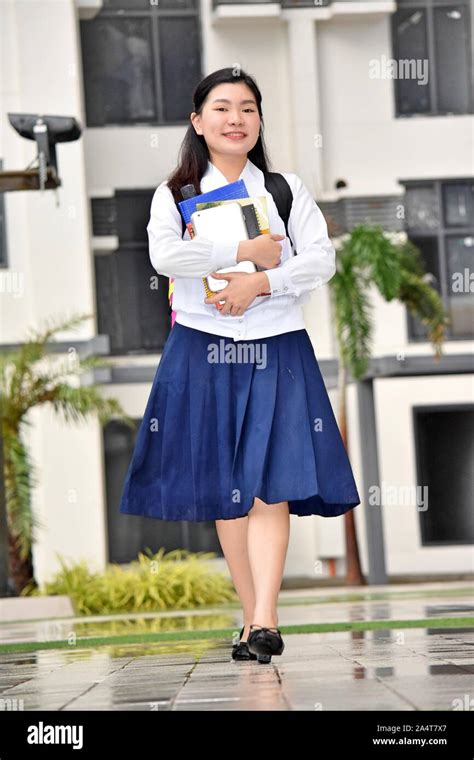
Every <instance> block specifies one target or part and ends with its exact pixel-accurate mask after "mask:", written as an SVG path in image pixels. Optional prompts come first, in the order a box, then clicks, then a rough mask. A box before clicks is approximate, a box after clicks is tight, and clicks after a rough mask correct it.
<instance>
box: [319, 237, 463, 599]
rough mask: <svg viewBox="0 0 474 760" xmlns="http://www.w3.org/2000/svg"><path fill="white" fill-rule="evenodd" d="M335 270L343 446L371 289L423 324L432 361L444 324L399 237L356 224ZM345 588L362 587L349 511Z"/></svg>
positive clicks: (409, 248) (365, 357)
mask: <svg viewBox="0 0 474 760" xmlns="http://www.w3.org/2000/svg"><path fill="white" fill-rule="evenodd" d="M329 227H330V230H331V226H330V223H329ZM335 245H336V248H337V249H338V255H337V271H336V274H335V275H334V277H333V278H332V279H331V280H330V281H329V286H330V288H329V292H330V299H331V308H332V311H333V314H334V319H335V326H336V338H337V346H338V354H339V368H338V424H339V428H340V431H341V436H342V438H343V441H344V444H345V446H346V448H347V415H346V386H347V376H348V373H349V372H350V374H351V375H352V377H353V379H354V380H356V381H357V380H361V379H362V378H363V376H364V374H365V373H366V371H367V369H368V366H369V362H370V357H371V344H372V334H373V319H372V308H373V306H372V303H371V298H370V289H371V287H372V286H374V287H375V288H377V290H378V292H379V293H380V295H381V296H382V298H384V299H385V301H394V300H398V301H399V302H400V303H402V304H403V305H404V306H405V307H406V308H407V309H408V310H409V311H410V313H411V314H412V315H413V316H414V317H415V318H417V319H418V320H420V321H421V323H422V324H423V325H424V326H425V328H426V332H427V337H428V339H429V340H430V342H431V344H432V346H433V349H434V353H435V357H436V360H439V357H440V356H441V347H442V343H443V341H444V331H445V327H446V325H448V324H449V322H450V320H449V317H448V316H447V314H446V312H445V309H444V306H443V301H442V299H441V297H440V295H439V294H438V292H437V291H436V290H435V289H434V288H433V287H432V285H431V284H430V281H431V275H430V274H429V273H427V272H426V271H425V269H424V266H423V262H422V258H421V253H420V251H419V249H418V248H417V247H416V246H415V245H413V243H411V242H410V241H409V240H407V238H406V234H405V233H398V234H396V235H390V234H387V233H385V232H384V230H383V228H382V227H381V226H380V225H376V226H369V225H358V226H357V227H355V228H354V229H353V230H352V232H351V233H350V234H349V235H344V236H343V237H341V238H340V239H339V241H337V240H336V242H335ZM344 521H345V538H346V560H347V577H346V582H347V584H348V585H363V584H364V583H365V579H364V577H363V575H362V570H361V565H360V557H359V550H358V545H357V535H356V529H355V523H354V512H353V510H350V511H349V512H347V513H346V514H345V515H344Z"/></svg>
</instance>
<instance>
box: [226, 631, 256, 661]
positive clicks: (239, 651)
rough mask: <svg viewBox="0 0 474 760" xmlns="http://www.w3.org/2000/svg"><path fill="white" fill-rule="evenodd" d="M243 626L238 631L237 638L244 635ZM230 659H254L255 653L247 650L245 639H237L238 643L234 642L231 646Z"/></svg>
mask: <svg viewBox="0 0 474 760" xmlns="http://www.w3.org/2000/svg"><path fill="white" fill-rule="evenodd" d="M244 628H245V626H244V627H243V628H242V630H241V631H240V634H239V639H240V638H242V636H243V635H244ZM232 659H233V660H256V659H257V655H256V654H252V652H250V651H249V648H248V646H247V642H246V641H239V643H238V644H234V645H233V647H232Z"/></svg>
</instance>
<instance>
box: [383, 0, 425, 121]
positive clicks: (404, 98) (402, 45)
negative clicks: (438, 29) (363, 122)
mask: <svg viewBox="0 0 474 760" xmlns="http://www.w3.org/2000/svg"><path fill="white" fill-rule="evenodd" d="M392 23H393V42H394V58H395V59H396V61H397V64H398V72H397V73H398V77H397V78H396V79H394V83H395V92H396V101H397V110H398V113H400V114H410V113H426V112H427V111H429V110H430V94H429V84H428V81H426V83H425V84H422V81H425V80H424V78H423V76H422V74H423V72H425V71H426V68H427V67H428V64H427V63H425V62H424V61H425V59H428V44H427V35H426V17H425V12H424V11H423V10H421V9H411V10H399V11H397V12H396V13H395V14H394V16H393V22H392ZM411 60H414V61H415V65H414V67H413V68H414V70H413V69H411V68H410V67H409V66H408V65H407V61H411ZM403 62H405V63H404V65H403ZM417 62H418V66H421V72H420V73H421V76H420V74H418V73H417V70H416V69H417V66H416V63H417ZM408 72H410V75H408Z"/></svg>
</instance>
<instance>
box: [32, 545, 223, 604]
mask: <svg viewBox="0 0 474 760" xmlns="http://www.w3.org/2000/svg"><path fill="white" fill-rule="evenodd" d="M57 556H58V558H59V562H60V564H61V570H59V571H58V572H57V573H56V574H55V576H54V577H53V578H52V580H50V581H48V582H47V583H44V584H43V585H42V586H40V587H39V588H38V589H35V588H33V587H31V586H28V587H26V588H25V589H24V591H23V595H24V596H26V595H30V596H32V595H34V596H43V595H56V594H65V595H67V596H69V597H70V598H71V600H72V603H73V605H74V609H75V612H76V614H78V615H107V614H114V613H121V612H158V611H160V610H171V609H176V610H182V609H189V608H193V607H198V606H200V605H208V606H214V605H218V604H223V603H225V602H229V601H232V602H233V601H235V600H236V599H237V595H236V593H235V590H234V587H233V584H232V582H231V581H230V580H229V578H228V577H227V576H226V575H225V574H224V573H220V572H216V571H214V570H212V569H211V568H210V567H209V566H208V565H206V564H205V560H206V559H211V558H213V557H215V556H216V555H215V553H214V552H207V553H206V552H197V553H193V552H189V551H187V550H186V549H176V550H174V551H171V552H168V554H165V550H164V549H163V548H161V549H160V550H159V551H158V552H157V553H156V554H153V553H152V552H151V551H150V550H147V553H146V554H142V553H140V554H139V555H138V559H137V560H134V561H133V562H131V563H130V565H127V566H126V567H122V566H120V565H117V564H112V563H111V564H109V565H107V567H106V569H105V571H104V572H93V571H91V570H90V569H89V568H88V566H87V562H85V561H84V560H82V561H79V562H75V563H71V564H70V565H69V566H67V564H66V562H65V560H64V559H63V558H62V557H61V556H60V555H57Z"/></svg>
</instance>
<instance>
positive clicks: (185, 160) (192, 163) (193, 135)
mask: <svg viewBox="0 0 474 760" xmlns="http://www.w3.org/2000/svg"><path fill="white" fill-rule="evenodd" d="M228 82H230V83H231V84H234V83H235V82H243V83H244V84H246V85H247V86H248V87H249V88H250V89H251V90H252V93H253V94H254V96H255V100H256V102H257V108H258V113H259V114H260V122H261V127H260V134H259V137H258V140H257V142H256V143H255V145H254V147H253V148H252V150H250V151H249V152H248V154H247V158H249V159H250V161H252V163H254V164H255V165H256V166H258V168H259V169H261V170H262V171H263V172H267V171H270V161H269V158H268V155H267V149H266V147H265V141H264V137H263V114H262V93H261V92H260V90H259V88H258V86H257V83H256V81H255V80H254V79H253V77H251V76H250V74H247V73H246V72H245V71H242V69H237V70H236V69H233V68H225V69H219V70H218V71H214V72H213V73H212V74H209V75H208V76H207V77H205V78H204V79H202V80H201V81H200V82H199V84H198V85H197V87H196V89H195V90H194V93H193V111H195V112H196V113H198V114H200V113H201V112H202V109H203V106H204V101H205V100H206V98H207V96H208V95H209V93H210V92H211V90H212V89H213V88H214V87H216V86H217V85H218V84H224V83H228ZM209 159H210V156H209V149H208V147H207V143H206V140H205V139H204V135H198V134H197V132H196V130H195V129H194V127H193V125H192V124H190V125H189V127H188V129H187V132H186V134H185V136H184V140H183V142H182V143H181V147H180V150H179V154H178V165H177V167H176V169H174V171H173V172H172V174H170V176H169V177H168V180H167V183H168V187H169V188H170V190H171V192H172V193H173V197H174V199H175V201H181V200H182V196H181V192H180V188H181V187H182V186H183V185H188V184H192V185H194V187H195V189H196V192H197V193H198V194H199V193H200V192H201V178H202V176H203V174H204V172H205V171H206V169H207V162H208V161H209Z"/></svg>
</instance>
